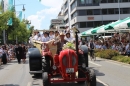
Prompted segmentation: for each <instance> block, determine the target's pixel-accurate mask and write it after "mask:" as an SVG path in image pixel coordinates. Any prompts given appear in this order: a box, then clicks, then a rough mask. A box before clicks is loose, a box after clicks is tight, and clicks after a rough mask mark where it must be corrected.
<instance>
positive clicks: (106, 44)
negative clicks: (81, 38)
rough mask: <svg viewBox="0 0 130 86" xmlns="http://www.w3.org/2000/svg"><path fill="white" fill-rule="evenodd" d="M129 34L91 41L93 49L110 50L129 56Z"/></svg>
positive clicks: (118, 34)
mask: <svg viewBox="0 0 130 86" xmlns="http://www.w3.org/2000/svg"><path fill="white" fill-rule="evenodd" d="M129 35H130V34H129V33H114V35H112V36H111V37H106V38H98V39H96V40H93V43H94V46H95V49H103V50H105V49H112V50H116V51H118V52H119V53H120V54H122V55H128V56H130V37H129Z"/></svg>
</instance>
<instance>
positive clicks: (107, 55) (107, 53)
mask: <svg viewBox="0 0 130 86" xmlns="http://www.w3.org/2000/svg"><path fill="white" fill-rule="evenodd" d="M117 55H119V53H118V52H117V51H115V50H111V49H107V50H97V51H96V53H95V56H97V57H101V58H105V59H111V58H112V57H113V56H117Z"/></svg>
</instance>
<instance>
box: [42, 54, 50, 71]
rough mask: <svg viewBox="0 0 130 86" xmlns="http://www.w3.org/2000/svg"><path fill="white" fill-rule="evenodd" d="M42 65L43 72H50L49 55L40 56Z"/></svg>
mask: <svg viewBox="0 0 130 86" xmlns="http://www.w3.org/2000/svg"><path fill="white" fill-rule="evenodd" d="M42 67H43V72H48V73H49V72H50V57H49V56H44V57H42Z"/></svg>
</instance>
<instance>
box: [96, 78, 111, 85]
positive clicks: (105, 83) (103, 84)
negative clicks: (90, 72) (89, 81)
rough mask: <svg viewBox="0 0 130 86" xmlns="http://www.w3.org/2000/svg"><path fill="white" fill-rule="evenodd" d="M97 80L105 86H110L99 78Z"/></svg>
mask: <svg viewBox="0 0 130 86" xmlns="http://www.w3.org/2000/svg"><path fill="white" fill-rule="evenodd" d="M96 80H97V81H98V82H100V83H102V84H103V85H104V86H109V85H107V84H106V83H104V82H103V81H101V80H99V79H98V78H96Z"/></svg>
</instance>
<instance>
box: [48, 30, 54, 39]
mask: <svg viewBox="0 0 130 86" xmlns="http://www.w3.org/2000/svg"><path fill="white" fill-rule="evenodd" d="M49 38H50V40H52V39H54V38H55V36H54V32H53V31H50V32H49Z"/></svg>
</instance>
